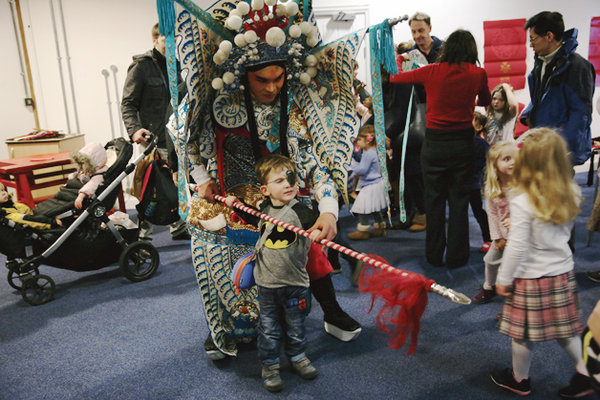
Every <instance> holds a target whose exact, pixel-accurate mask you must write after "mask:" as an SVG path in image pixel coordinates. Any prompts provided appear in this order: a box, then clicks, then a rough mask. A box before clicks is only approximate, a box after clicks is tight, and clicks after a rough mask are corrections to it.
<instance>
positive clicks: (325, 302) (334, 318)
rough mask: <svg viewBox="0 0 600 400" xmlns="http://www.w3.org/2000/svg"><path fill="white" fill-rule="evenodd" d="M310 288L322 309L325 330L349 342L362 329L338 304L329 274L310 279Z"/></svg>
mask: <svg viewBox="0 0 600 400" xmlns="http://www.w3.org/2000/svg"><path fill="white" fill-rule="evenodd" d="M310 290H311V292H312V294H313V295H314V296H315V299H317V301H318V302H319V304H320V305H321V308H322V309H323V314H324V316H323V320H324V325H325V332H327V333H329V334H330V335H332V336H335V337H336V338H338V339H339V340H341V341H342V342H349V341H351V340H353V339H355V338H356V337H357V336H358V335H359V334H360V332H361V330H362V328H361V326H360V324H359V323H358V322H356V321H355V320H354V319H352V317H350V316H349V315H348V314H346V312H344V310H342V308H341V307H340V305H339V304H338V302H337V299H336V297H335V289H334V288H333V282H331V276H330V275H329V274H327V275H325V277H323V278H321V279H317V280H315V281H311V282H310Z"/></svg>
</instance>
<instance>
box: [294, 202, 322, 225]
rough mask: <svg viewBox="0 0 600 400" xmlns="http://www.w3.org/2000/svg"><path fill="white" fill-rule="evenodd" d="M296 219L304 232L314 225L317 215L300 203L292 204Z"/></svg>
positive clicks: (314, 211)
mask: <svg viewBox="0 0 600 400" xmlns="http://www.w3.org/2000/svg"><path fill="white" fill-rule="evenodd" d="M292 209H293V210H294V212H295V213H296V215H298V218H299V219H300V223H301V224H302V226H301V228H302V229H304V230H307V229H309V228H310V227H311V226H313V225H314V224H315V221H316V220H317V218H318V217H319V214H318V213H317V212H316V210H311V209H310V208H308V207H307V206H305V205H304V204H302V203H296V204H294V207H292Z"/></svg>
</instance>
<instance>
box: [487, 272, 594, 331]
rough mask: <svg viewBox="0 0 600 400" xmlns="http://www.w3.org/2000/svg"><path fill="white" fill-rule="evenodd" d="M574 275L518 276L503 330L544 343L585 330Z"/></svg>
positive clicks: (505, 312)
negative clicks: (535, 277) (522, 277)
mask: <svg viewBox="0 0 600 400" xmlns="http://www.w3.org/2000/svg"><path fill="white" fill-rule="evenodd" d="M583 328H584V327H583V323H582V320H581V310H580V308H579V299H578V297H577V282H576V281H575V274H574V273H573V271H569V272H567V273H565V274H562V275H557V276H550V277H542V278H537V279H515V281H514V283H513V292H512V295H511V296H510V297H507V298H506V300H505V304H504V308H503V309H502V318H501V319H500V324H499V329H500V333H503V334H505V335H508V336H509V337H511V338H513V339H521V340H529V341H532V342H541V341H545V340H552V339H560V338H569V337H572V336H575V335H579V334H580V333H581V332H583Z"/></svg>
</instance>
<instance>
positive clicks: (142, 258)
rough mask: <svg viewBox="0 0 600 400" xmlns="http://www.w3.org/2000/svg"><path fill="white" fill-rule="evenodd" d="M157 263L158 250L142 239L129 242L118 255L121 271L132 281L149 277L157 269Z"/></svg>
mask: <svg viewBox="0 0 600 400" xmlns="http://www.w3.org/2000/svg"><path fill="white" fill-rule="evenodd" d="M158 264H159V256H158V250H156V247H154V246H152V244H151V243H148V242H144V241H138V242H134V243H132V244H130V245H129V246H127V248H126V249H125V250H124V251H123V252H122V253H121V257H119V267H120V268H121V272H123V275H125V277H126V278H127V279H129V280H130V281H132V282H141V281H144V280H146V279H149V278H150V277H151V276H152V275H154V273H155V272H156V270H157V269H158Z"/></svg>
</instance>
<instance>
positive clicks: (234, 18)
mask: <svg viewBox="0 0 600 400" xmlns="http://www.w3.org/2000/svg"><path fill="white" fill-rule="evenodd" d="M242 22H243V21H242V17H240V16H239V15H230V16H229V18H227V20H226V24H227V26H228V27H229V29H233V30H234V31H237V30H239V29H240V28H241V27H242Z"/></svg>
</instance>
